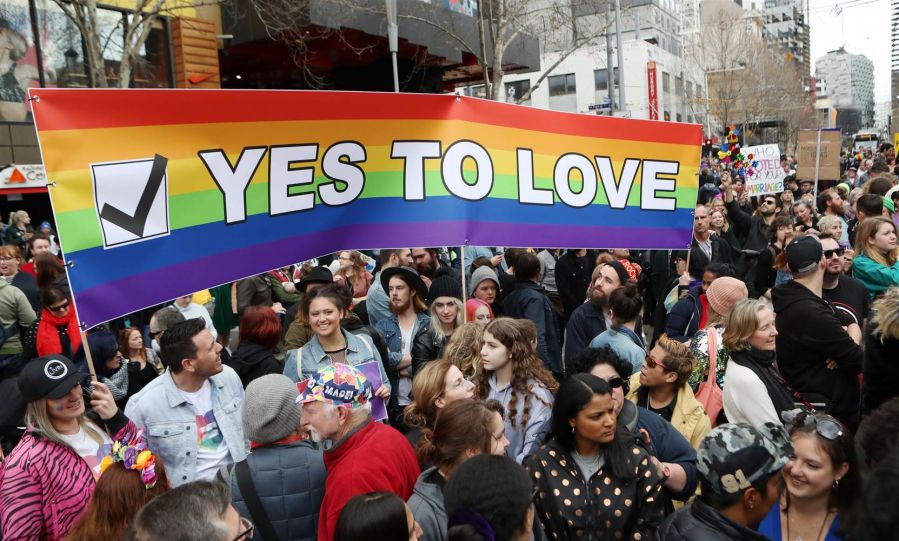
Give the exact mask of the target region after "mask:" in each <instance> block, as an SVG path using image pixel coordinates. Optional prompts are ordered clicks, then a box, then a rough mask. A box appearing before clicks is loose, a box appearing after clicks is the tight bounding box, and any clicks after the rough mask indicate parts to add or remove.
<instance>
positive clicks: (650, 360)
mask: <svg viewBox="0 0 899 541" xmlns="http://www.w3.org/2000/svg"><path fill="white" fill-rule="evenodd" d="M646 366H648V367H650V368H655V367H656V366H661V367H662V370H667V371H669V372H671V371H672V370H671V369H670V368H668V366H667V365H666V364H665V363H663V362H662V361H657V360H656V359H654V358H653V357H652V355H647V356H646Z"/></svg>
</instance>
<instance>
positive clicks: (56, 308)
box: [0, 260, 69, 312]
mask: <svg viewBox="0 0 899 541" xmlns="http://www.w3.org/2000/svg"><path fill="white" fill-rule="evenodd" d="M0 261H2V260H0ZM47 309H48V310H50V311H51V312H62V311H64V310H68V309H69V301H66V302H64V303H62V304H60V305H59V306H48V307H47Z"/></svg>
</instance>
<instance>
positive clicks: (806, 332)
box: [771, 280, 864, 426]
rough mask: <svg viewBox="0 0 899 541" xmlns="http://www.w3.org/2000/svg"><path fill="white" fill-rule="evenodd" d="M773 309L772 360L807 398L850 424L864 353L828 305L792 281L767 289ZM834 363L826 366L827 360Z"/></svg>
mask: <svg viewBox="0 0 899 541" xmlns="http://www.w3.org/2000/svg"><path fill="white" fill-rule="evenodd" d="M771 300H772V301H773V303H774V313H775V314H777V319H776V320H775V324H776V326H777V332H778V335H777V359H778V361H777V365H778V368H780V372H781V374H783V376H784V378H786V380H787V383H789V384H790V386H791V387H793V389H795V390H796V391H799V393H800V394H802V395H803V397H804V398H805V399H806V400H809V401H811V402H815V401H817V400H819V399H823V401H824V403H825V404H826V405H827V407H826V411H827V413H829V414H831V415H833V416H834V417H836V418H837V419H839V420H841V421H843V422H844V423H846V424H848V425H850V426H852V425H853V424H854V423H855V422H856V421H857V420H858V412H859V400H860V395H859V385H858V374H859V373H860V372H861V370H862V360H863V357H864V353H863V352H862V348H861V347H859V346H858V344H856V343H855V342H854V341H853V340H852V338H850V337H849V334H848V333H847V332H846V331H845V330H844V329H843V324H842V322H841V321H840V319H839V317H838V316H837V313H836V311H835V310H834V308H833V306H831V305H830V303H828V302H827V301H826V300H824V299H822V298H821V297H818V296H817V295H815V294H814V293H812V292H811V290H809V289H808V288H807V287H805V286H804V285H802V284H800V283H799V282H797V281H795V280H794V281H791V282H787V283H785V284H781V285H779V286H777V287H775V288H774V289H773V290H772V291H771ZM828 359H833V360H834V361H836V363H837V368H836V369H835V370H830V369H829V368H827V364H826V363H827V360H828Z"/></svg>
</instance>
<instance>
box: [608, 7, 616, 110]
mask: <svg viewBox="0 0 899 541" xmlns="http://www.w3.org/2000/svg"><path fill="white" fill-rule="evenodd" d="M609 6H610V7H609V10H608V11H607V12H606V81H607V82H608V90H609V113H610V114H611V113H613V112H615V110H616V109H617V108H616V107H615V85H614V84H613V81H614V77H612V73H613V69H612V30H611V29H612V24H611V21H610V19H611V15H612V13H611V11H612V9H611V4H609Z"/></svg>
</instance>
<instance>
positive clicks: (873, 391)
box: [862, 321, 899, 413]
mask: <svg viewBox="0 0 899 541" xmlns="http://www.w3.org/2000/svg"><path fill="white" fill-rule="evenodd" d="M875 330H876V328H875V324H874V323H873V322H871V321H869V322H868V325H867V326H866V328H865V363H864V371H863V373H864V378H862V411H864V412H866V413H869V412H871V411H874V410H875V409H877V408H878V407H879V406H880V405H881V404H883V403H884V402H886V401H887V400H889V399H891V398H893V397H894V396H899V338H896V337H889V338H884V339H883V341H882V342H881V337H880V336H879V335H876V334H874V331H875Z"/></svg>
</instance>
